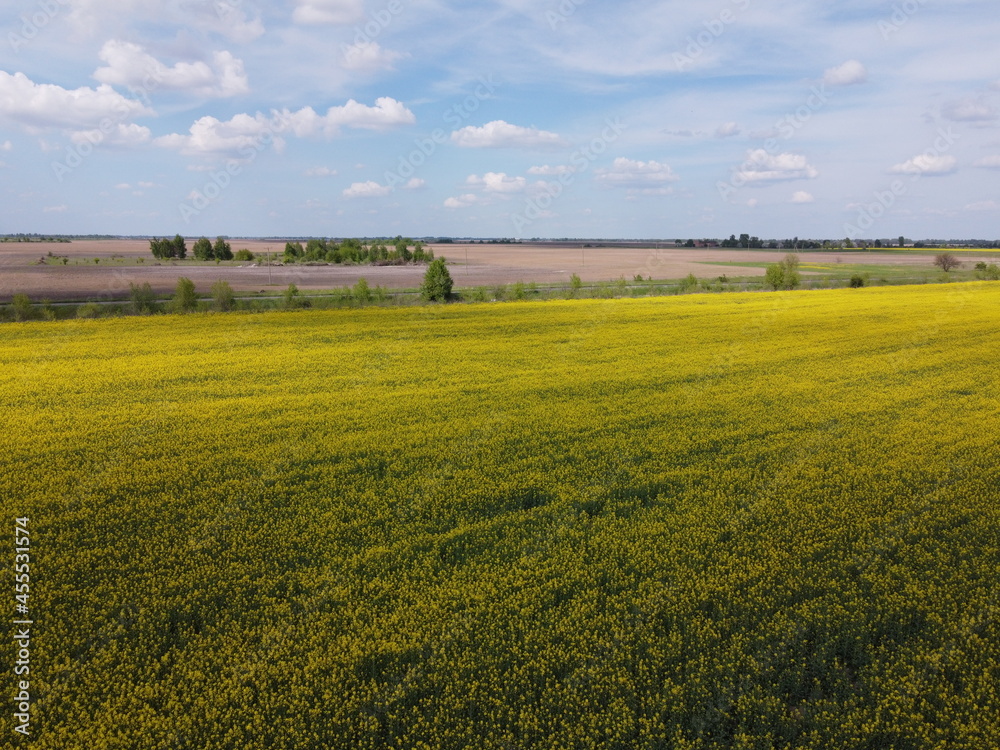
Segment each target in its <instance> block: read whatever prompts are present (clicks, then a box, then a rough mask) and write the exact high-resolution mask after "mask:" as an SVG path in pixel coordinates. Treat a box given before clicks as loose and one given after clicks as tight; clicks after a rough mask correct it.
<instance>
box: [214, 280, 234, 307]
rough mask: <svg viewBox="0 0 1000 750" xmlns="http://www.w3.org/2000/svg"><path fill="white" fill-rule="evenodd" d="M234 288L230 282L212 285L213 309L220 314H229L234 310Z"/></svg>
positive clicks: (220, 281) (217, 282)
mask: <svg viewBox="0 0 1000 750" xmlns="http://www.w3.org/2000/svg"><path fill="white" fill-rule="evenodd" d="M234 301H235V300H234V298H233V288H232V287H231V286H229V282H228V281H222V280H221V279H220V280H219V281H216V282H215V283H214V284H212V309H213V310H216V311H218V312H228V311H229V310H232V309H233V304H234Z"/></svg>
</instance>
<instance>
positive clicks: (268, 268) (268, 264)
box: [267, 247, 271, 286]
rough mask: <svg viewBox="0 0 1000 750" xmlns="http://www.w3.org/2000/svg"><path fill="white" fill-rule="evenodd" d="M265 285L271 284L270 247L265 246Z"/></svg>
mask: <svg viewBox="0 0 1000 750" xmlns="http://www.w3.org/2000/svg"><path fill="white" fill-rule="evenodd" d="M267 285H268V286H271V248H270V247H269V248H267Z"/></svg>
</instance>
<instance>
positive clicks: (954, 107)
mask: <svg viewBox="0 0 1000 750" xmlns="http://www.w3.org/2000/svg"><path fill="white" fill-rule="evenodd" d="M941 114H942V115H944V116H945V117H946V118H948V119H949V120H954V121H955V122H990V121H992V120H995V119H997V111H996V109H995V108H994V107H992V106H991V105H990V104H988V103H986V102H985V101H983V100H982V99H956V100H954V101H950V102H946V103H945V104H944V106H943V107H941Z"/></svg>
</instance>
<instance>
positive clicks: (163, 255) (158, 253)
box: [149, 234, 187, 260]
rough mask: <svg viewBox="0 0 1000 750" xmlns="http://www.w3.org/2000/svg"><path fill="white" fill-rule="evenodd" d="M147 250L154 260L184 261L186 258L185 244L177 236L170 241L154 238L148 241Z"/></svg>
mask: <svg viewBox="0 0 1000 750" xmlns="http://www.w3.org/2000/svg"><path fill="white" fill-rule="evenodd" d="M149 249H150V251H151V252H152V253H153V257H154V258H159V259H164V260H166V259H171V258H176V259H179V260H184V258H186V257H187V243H186V242H185V241H184V238H183V237H181V236H180V235H179V234H178V235H176V236H175V237H174V238H173V239H172V240H171V239H158V238H154V239H151V240H150V241H149Z"/></svg>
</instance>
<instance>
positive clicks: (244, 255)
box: [235, 247, 254, 260]
mask: <svg viewBox="0 0 1000 750" xmlns="http://www.w3.org/2000/svg"><path fill="white" fill-rule="evenodd" d="M235 258H236V260H253V259H254V254H253V253H252V252H250V251H249V250H248V249H247V248H245V247H244V248H243V249H242V250H237V251H236V255H235Z"/></svg>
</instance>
